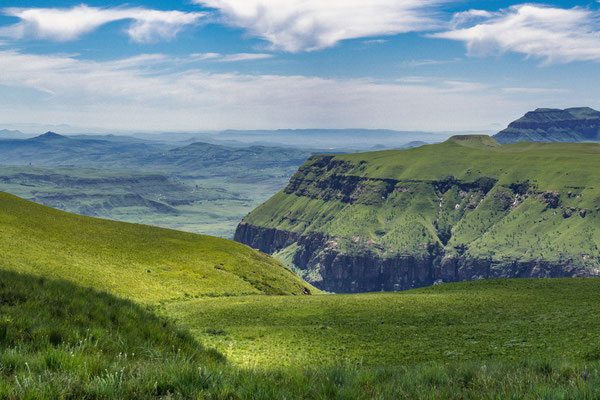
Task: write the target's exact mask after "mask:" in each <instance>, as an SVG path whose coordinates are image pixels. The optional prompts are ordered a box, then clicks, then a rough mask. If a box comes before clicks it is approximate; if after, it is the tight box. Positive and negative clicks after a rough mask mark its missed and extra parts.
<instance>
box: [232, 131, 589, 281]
mask: <svg viewBox="0 0 600 400" xmlns="http://www.w3.org/2000/svg"><path fill="white" fill-rule="evenodd" d="M599 155H600V145H599V144H590V143H580V144H571V143H518V144H510V145H504V146H498V144H497V143H495V142H494V141H493V140H492V139H490V138H489V137H487V136H483V137H482V136H473V137H455V138H452V139H450V140H448V141H446V142H444V143H441V144H436V145H428V146H422V147H419V148H415V149H409V150H390V151H380V152H371V153H359V154H348V155H337V156H315V157H312V158H311V159H309V161H308V162H307V163H306V164H304V165H303V166H302V167H301V168H300V170H299V171H298V172H297V173H296V175H294V177H293V178H292V179H291V181H290V184H289V185H288V187H287V188H286V189H285V190H283V191H281V192H280V193H278V194H277V195H275V196H274V197H273V198H271V199H270V200H269V201H267V202H266V203H264V204H263V205H261V206H260V207H258V208H257V209H256V210H255V211H254V212H252V213H251V214H249V215H248V216H247V217H246V218H245V219H244V223H245V224H247V225H248V226H251V227H257V228H259V229H275V230H278V231H283V232H292V233H294V234H295V235H298V234H299V235H304V236H306V235H311V234H322V235H326V236H327V237H329V238H331V241H330V242H329V244H328V245H327V246H325V245H323V246H322V248H321V250H323V251H325V247H328V248H329V252H332V251H335V252H337V253H338V254H345V255H356V254H361V252H362V253H365V252H367V253H368V254H375V256H376V257H381V258H383V259H386V258H393V257H398V256H416V257H431V258H435V257H439V259H438V260H437V261H436V262H432V263H433V264H435V265H440V264H441V263H442V261H443V260H442V258H444V259H445V261H447V262H454V263H455V261H453V260H459V261H458V262H459V264H458V266H457V268H460V267H461V266H464V263H465V260H467V259H468V260H476V261H477V260H491V261H493V262H494V263H500V264H501V263H505V262H509V261H518V262H520V263H526V262H536V261H539V260H543V261H546V262H550V263H557V264H561V265H570V266H576V267H580V268H584V269H587V270H598V268H600V262H599V257H600V250H599V246H600V220H599V218H600V213H599V210H600V172H599V171H600V168H599V167H600V157H599ZM241 229H244V228H243V225H242V226H240V228H238V234H236V240H240V241H242V242H244V243H249V244H251V245H252V246H253V247H258V248H261V250H263V251H267V252H270V253H273V252H276V251H283V252H285V249H281V248H277V247H275V248H273V247H271V248H269V247H268V246H266V244H265V243H260V241H258V242H253V239H252V238H254V237H260V235H259V234H257V233H256V232H252V233H251V234H249V235H248V237H246V238H244V235H243V233H244V232H243V231H240V230H241ZM249 238H250V239H249ZM287 244H289V243H287ZM290 258H291V259H293V256H291V257H290V256H289V255H288V259H290ZM321 261H322V259H321ZM461 263H462V264H461ZM453 265H456V263H455V264H453ZM309 267H311V266H309ZM312 267H315V266H314V265H313V266H312ZM452 268H454V266H452Z"/></svg>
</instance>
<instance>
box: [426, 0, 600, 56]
mask: <svg viewBox="0 0 600 400" xmlns="http://www.w3.org/2000/svg"><path fill="white" fill-rule="evenodd" d="M481 19H484V21H481ZM474 21H477V22H476V23H475V24H474V25H473V22H474ZM469 23H471V25H472V26H467V27H462V28H461V27H460V26H463V25H465V24H469ZM453 28H454V29H453V30H451V31H448V32H442V33H436V34H432V35H430V37H436V38H444V39H451V40H458V41H463V42H465V43H466V45H467V49H468V53H469V54H471V55H486V54H490V53H494V52H505V51H512V52H517V53H522V54H525V55H527V56H531V57H538V58H542V59H544V60H545V62H546V63H568V62H572V61H600V15H599V13H598V12H597V11H593V10H590V9H585V8H580V7H575V8H571V9H562V8H552V7H545V6H539V5H532V4H522V5H517V6H512V7H510V8H508V9H505V10H501V11H498V12H495V13H489V12H487V11H478V10H471V11H468V12H463V13H458V14H456V15H455V18H454V21H453Z"/></svg>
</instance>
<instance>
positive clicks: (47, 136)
mask: <svg viewBox="0 0 600 400" xmlns="http://www.w3.org/2000/svg"><path fill="white" fill-rule="evenodd" d="M29 140H37V141H47V140H68V138H67V137H66V136H63V135H59V134H58V133H55V132H51V131H48V132H46V133H44V134H43V135H40V136H36V137H33V138H31V139H29Z"/></svg>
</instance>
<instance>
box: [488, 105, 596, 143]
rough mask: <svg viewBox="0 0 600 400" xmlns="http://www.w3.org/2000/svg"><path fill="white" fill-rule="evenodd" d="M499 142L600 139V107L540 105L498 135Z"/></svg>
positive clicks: (496, 137) (495, 137) (496, 136)
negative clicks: (547, 106) (561, 108)
mask: <svg viewBox="0 0 600 400" xmlns="http://www.w3.org/2000/svg"><path fill="white" fill-rule="evenodd" d="M494 139H496V141H498V142H499V143H502V144H505V143H516V142H588V141H599V140H600V111H596V110H594V109H592V108H589V107H578V108H567V109H565V110H559V109H554V108H538V109H537V110H535V111H530V112H528V113H527V114H525V115H524V116H523V117H521V118H519V119H518V120H516V121H514V122H511V123H510V125H508V128H506V129H504V130H503V131H501V132H499V133H498V134H496V135H495V136H494Z"/></svg>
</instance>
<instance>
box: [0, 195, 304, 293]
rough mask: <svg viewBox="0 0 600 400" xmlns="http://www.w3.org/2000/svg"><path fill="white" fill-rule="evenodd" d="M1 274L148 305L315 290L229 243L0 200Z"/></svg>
mask: <svg viewBox="0 0 600 400" xmlns="http://www.w3.org/2000/svg"><path fill="white" fill-rule="evenodd" d="M0 253H1V254H2V257H1V258H0V269H2V270H10V271H17V272H24V273H29V274H33V275H37V276H44V277H48V278H58V279H66V280H69V281H72V282H75V283H77V284H79V285H83V286H91V287H94V288H96V289H100V290H105V291H108V292H110V293H113V294H117V295H119V296H122V297H127V298H130V299H133V300H137V301H140V302H144V303H157V302H159V301H163V300H173V299H181V298H186V297H193V296H223V295H239V294H302V293H305V292H306V291H307V290H311V289H310V287H309V285H307V284H305V283H304V282H303V281H302V280H301V279H300V278H298V277H297V276H296V275H295V274H293V273H292V272H290V271H289V270H288V269H286V268H285V267H283V265H282V264H280V263H279V262H277V261H275V260H274V259H272V258H271V257H269V256H266V255H264V254H260V253H258V252H256V251H254V250H252V249H250V248H248V247H246V246H242V245H240V244H237V243H235V242H231V241H229V240H225V239H219V238H214V237H209V236H202V235H194V234H189V233H184V232H177V231H171V230H166V229H161V228H154V227H149V226H144V225H134V224H127V223H122V222H114V221H107V220H100V219H94V218H90V217H84V216H78V215H73V214H68V213H65V212H62V211H58V210H54V209H51V208H48V207H45V206H40V205H37V204H34V203H31V202H28V201H25V200H22V199H20V198H18V197H15V196H12V195H8V194H5V193H0Z"/></svg>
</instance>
